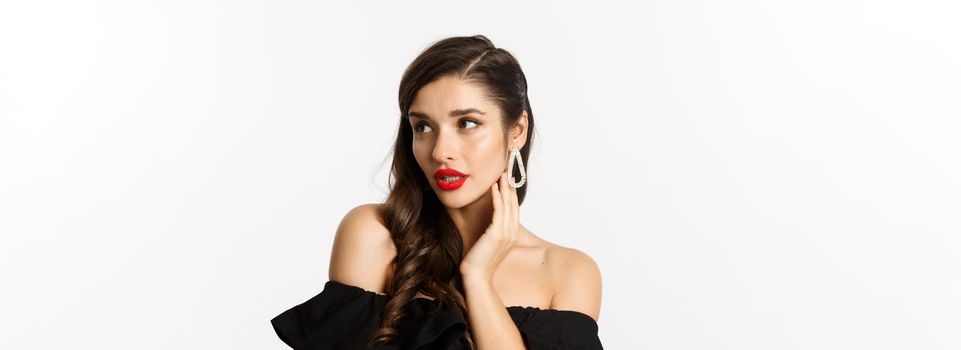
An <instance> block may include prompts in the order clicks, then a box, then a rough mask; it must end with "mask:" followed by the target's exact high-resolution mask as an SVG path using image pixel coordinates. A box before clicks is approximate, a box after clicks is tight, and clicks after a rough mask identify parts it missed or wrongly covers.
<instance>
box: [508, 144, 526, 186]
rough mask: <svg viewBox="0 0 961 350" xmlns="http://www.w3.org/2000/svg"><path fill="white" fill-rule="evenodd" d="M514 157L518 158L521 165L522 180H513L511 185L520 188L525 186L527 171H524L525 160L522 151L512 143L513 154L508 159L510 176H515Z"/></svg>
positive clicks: (518, 163)
mask: <svg viewBox="0 0 961 350" xmlns="http://www.w3.org/2000/svg"><path fill="white" fill-rule="evenodd" d="M514 158H517V165H518V166H519V167H520V171H521V181H520V182H516V183H515V182H513V181H511V185H512V186H514V188H519V187H521V186H524V183H525V182H527V172H526V171H524V160H523V159H522V158H521V152H520V151H518V150H517V147H515V146H513V145H511V156H510V158H508V159H507V176H508V177H513V176H514Z"/></svg>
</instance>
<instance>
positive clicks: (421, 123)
mask: <svg viewBox="0 0 961 350" xmlns="http://www.w3.org/2000/svg"><path fill="white" fill-rule="evenodd" d="M426 125H427V123H424V122H420V123H417V124H415V125H414V133H417V134H423V132H421V131H420V127H422V126H426Z"/></svg>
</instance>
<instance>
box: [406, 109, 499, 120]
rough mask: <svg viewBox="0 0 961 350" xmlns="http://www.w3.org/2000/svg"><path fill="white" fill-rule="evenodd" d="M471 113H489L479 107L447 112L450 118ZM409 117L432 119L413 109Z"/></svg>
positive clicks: (408, 114) (408, 113)
mask: <svg viewBox="0 0 961 350" xmlns="http://www.w3.org/2000/svg"><path fill="white" fill-rule="evenodd" d="M471 113H476V114H487V113H484V111H482V110H479V109H477V108H464V109H455V110H452V111H450V113H447V116H448V117H450V118H455V117H460V116H462V115H468V114H471ZM407 117H408V118H411V117H414V118H420V119H430V117H428V116H427V113H421V112H413V111H412V112H407Z"/></svg>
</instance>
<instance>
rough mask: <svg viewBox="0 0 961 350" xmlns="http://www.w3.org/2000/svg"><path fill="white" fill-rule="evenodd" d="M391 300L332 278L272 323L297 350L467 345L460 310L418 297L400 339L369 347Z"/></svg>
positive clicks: (436, 347) (439, 347)
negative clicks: (464, 339)
mask: <svg viewBox="0 0 961 350" xmlns="http://www.w3.org/2000/svg"><path fill="white" fill-rule="evenodd" d="M387 301H388V297H387V296H386V295H383V294H377V293H374V292H371V291H367V290H364V289H362V288H360V287H356V286H351V285H347V284H342V283H340V282H337V281H333V280H330V281H327V283H326V284H324V289H323V291H321V292H320V293H319V294H317V295H315V296H314V297H312V298H310V299H309V300H307V301H305V302H303V303H301V304H298V305H296V306H294V307H292V308H290V309H288V310H286V311H284V312H283V313H281V314H279V315H277V316H276V317H274V318H273V319H271V320H270V322H271V324H272V325H273V328H274V331H275V332H276V333H277V336H278V337H280V339H281V340H282V341H283V342H284V343H286V344H287V345H289V346H290V347H291V348H293V349H295V350H319V349H345V350H351V349H385V350H386V349H398V350H400V349H462V348H463V346H464V345H466V342H464V341H463V337H461V335H462V334H463V333H464V331H465V330H466V329H467V321H466V320H465V319H464V316H463V314H462V313H461V312H460V310H459V309H456V308H437V307H431V305H433V304H435V303H433V301H431V300H428V299H423V298H415V299H414V300H412V301H411V302H410V303H409V304H407V310H406V311H407V316H406V317H405V318H404V319H403V320H402V321H401V323H402V324H401V325H399V326H398V327H397V328H398V332H399V333H400V341H395V342H391V343H388V344H382V345H379V346H372V347H368V345H367V341H368V340H369V339H370V336H371V335H372V334H373V332H374V331H375V330H376V329H377V327H379V326H380V321H381V310H383V307H384V305H385V304H386V303H387ZM455 309H456V310H455Z"/></svg>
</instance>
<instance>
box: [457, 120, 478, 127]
mask: <svg viewBox="0 0 961 350" xmlns="http://www.w3.org/2000/svg"><path fill="white" fill-rule="evenodd" d="M461 121H462V122H465V123H474V124H475V125H480V123H478V122H476V121H473V120H471V119H464V120H461ZM474 128H476V126H475V127H474ZM468 129H473V128H468Z"/></svg>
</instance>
